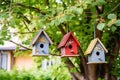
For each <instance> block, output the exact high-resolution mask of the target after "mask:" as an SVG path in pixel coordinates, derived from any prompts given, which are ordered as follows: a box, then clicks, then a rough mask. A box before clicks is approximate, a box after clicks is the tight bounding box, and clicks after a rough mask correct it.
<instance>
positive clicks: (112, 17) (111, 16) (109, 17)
mask: <svg viewBox="0 0 120 80" xmlns="http://www.w3.org/2000/svg"><path fill="white" fill-rule="evenodd" d="M116 18H117V16H116V15H115V14H109V15H108V19H116Z"/></svg>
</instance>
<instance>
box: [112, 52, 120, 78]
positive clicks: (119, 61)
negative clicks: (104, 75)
mask: <svg viewBox="0 0 120 80" xmlns="http://www.w3.org/2000/svg"><path fill="white" fill-rule="evenodd" d="M111 74H112V75H114V76H116V77H120V54H119V55H118V57H117V58H116V59H115V60H114V64H113V67H112V70H111Z"/></svg>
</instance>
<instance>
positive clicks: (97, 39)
mask: <svg viewBox="0 0 120 80" xmlns="http://www.w3.org/2000/svg"><path fill="white" fill-rule="evenodd" d="M97 42H98V43H99V44H100V45H101V46H102V48H103V49H104V51H105V53H108V50H107V49H106V48H105V46H104V45H103V44H102V42H101V41H100V40H99V38H95V39H94V40H92V41H91V43H90V44H89V46H88V48H87V50H86V51H85V54H91V53H92V51H93V49H94V47H95V46H96V44H97Z"/></svg>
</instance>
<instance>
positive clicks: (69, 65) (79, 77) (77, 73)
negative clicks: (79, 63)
mask: <svg viewBox="0 0 120 80" xmlns="http://www.w3.org/2000/svg"><path fill="white" fill-rule="evenodd" d="M65 63H66V64H67V67H68V69H69V71H70V73H71V74H74V76H75V77H76V78H77V80H83V79H84V78H83V75H82V74H81V73H80V72H79V71H78V70H77V68H76V67H75V66H74V64H73V63H72V62H71V60H70V59H69V58H67V60H66V61H65ZM72 69H76V71H75V72H71V70H72Z"/></svg>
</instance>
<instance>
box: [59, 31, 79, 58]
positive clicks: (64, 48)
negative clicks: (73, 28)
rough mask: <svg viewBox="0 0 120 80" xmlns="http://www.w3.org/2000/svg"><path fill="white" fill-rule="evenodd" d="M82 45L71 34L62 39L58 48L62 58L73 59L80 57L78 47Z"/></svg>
mask: <svg viewBox="0 0 120 80" xmlns="http://www.w3.org/2000/svg"><path fill="white" fill-rule="evenodd" d="M79 46H80V43H79V42H78V41H77V39H76V38H75V36H74V35H73V34H72V33H71V32H69V33H67V34H66V35H64V37H63V38H62V40H61V42H60V44H59V45H58V48H60V51H61V56H63V57H65V56H68V57H72V56H78V47H79Z"/></svg>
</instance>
